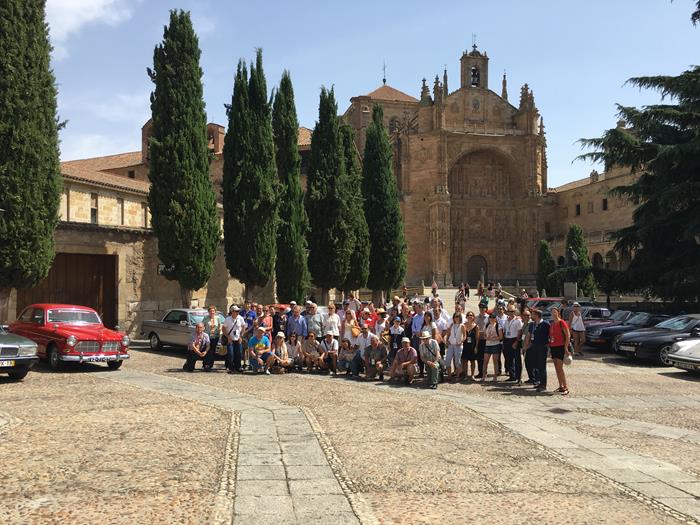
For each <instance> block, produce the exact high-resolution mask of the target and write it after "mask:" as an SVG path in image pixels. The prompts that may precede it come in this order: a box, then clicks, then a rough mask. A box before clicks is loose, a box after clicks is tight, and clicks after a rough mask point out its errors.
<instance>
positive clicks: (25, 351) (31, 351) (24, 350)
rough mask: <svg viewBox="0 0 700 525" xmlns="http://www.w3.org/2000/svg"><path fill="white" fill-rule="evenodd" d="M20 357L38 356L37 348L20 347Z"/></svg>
mask: <svg viewBox="0 0 700 525" xmlns="http://www.w3.org/2000/svg"><path fill="white" fill-rule="evenodd" d="M18 355H19V356H21V357H28V356H32V355H36V346H20V347H19V354H18Z"/></svg>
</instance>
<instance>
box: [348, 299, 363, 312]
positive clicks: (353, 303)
mask: <svg viewBox="0 0 700 525" xmlns="http://www.w3.org/2000/svg"><path fill="white" fill-rule="evenodd" d="M348 308H349V309H350V310H352V311H353V312H357V311H359V310H360V308H362V303H361V302H360V301H358V300H357V299H349V300H348Z"/></svg>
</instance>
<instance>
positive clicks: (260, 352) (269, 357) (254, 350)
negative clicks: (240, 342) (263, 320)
mask: <svg viewBox="0 0 700 525" xmlns="http://www.w3.org/2000/svg"><path fill="white" fill-rule="evenodd" d="M248 352H249V355H248V364H250V367H251V368H252V369H253V371H254V372H256V373H257V372H258V371H260V370H261V369H262V370H263V371H264V372H265V373H266V374H267V375H270V367H271V366H272V365H274V364H275V361H276V360H277V358H276V357H275V354H273V353H272V352H271V351H270V339H268V337H267V336H266V335H265V329H264V328H263V327H261V326H259V327H258V328H256V329H255V335H254V336H253V337H251V338H250V339H249V340H248Z"/></svg>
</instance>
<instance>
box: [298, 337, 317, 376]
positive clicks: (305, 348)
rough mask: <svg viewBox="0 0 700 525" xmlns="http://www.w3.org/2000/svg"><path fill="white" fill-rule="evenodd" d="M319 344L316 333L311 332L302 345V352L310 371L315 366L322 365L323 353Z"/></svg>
mask: <svg viewBox="0 0 700 525" xmlns="http://www.w3.org/2000/svg"><path fill="white" fill-rule="evenodd" d="M318 347H319V344H318V341H316V334H315V333H313V332H309V335H308V336H307V338H306V341H304V342H303V343H302V345H301V351H302V354H304V364H305V365H306V367H307V369H308V371H309V372H311V371H312V370H313V369H314V367H316V368H320V367H321V354H320V352H319V348H318Z"/></svg>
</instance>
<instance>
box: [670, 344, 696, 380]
mask: <svg viewBox="0 0 700 525" xmlns="http://www.w3.org/2000/svg"><path fill="white" fill-rule="evenodd" d="M668 360H669V361H670V362H671V365H673V366H675V367H676V368H680V369H682V370H688V371H690V372H696V373H700V341H698V340H695V339H687V340H685V341H678V342H677V343H674V344H673V346H672V347H671V352H670V353H669V354H668Z"/></svg>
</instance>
